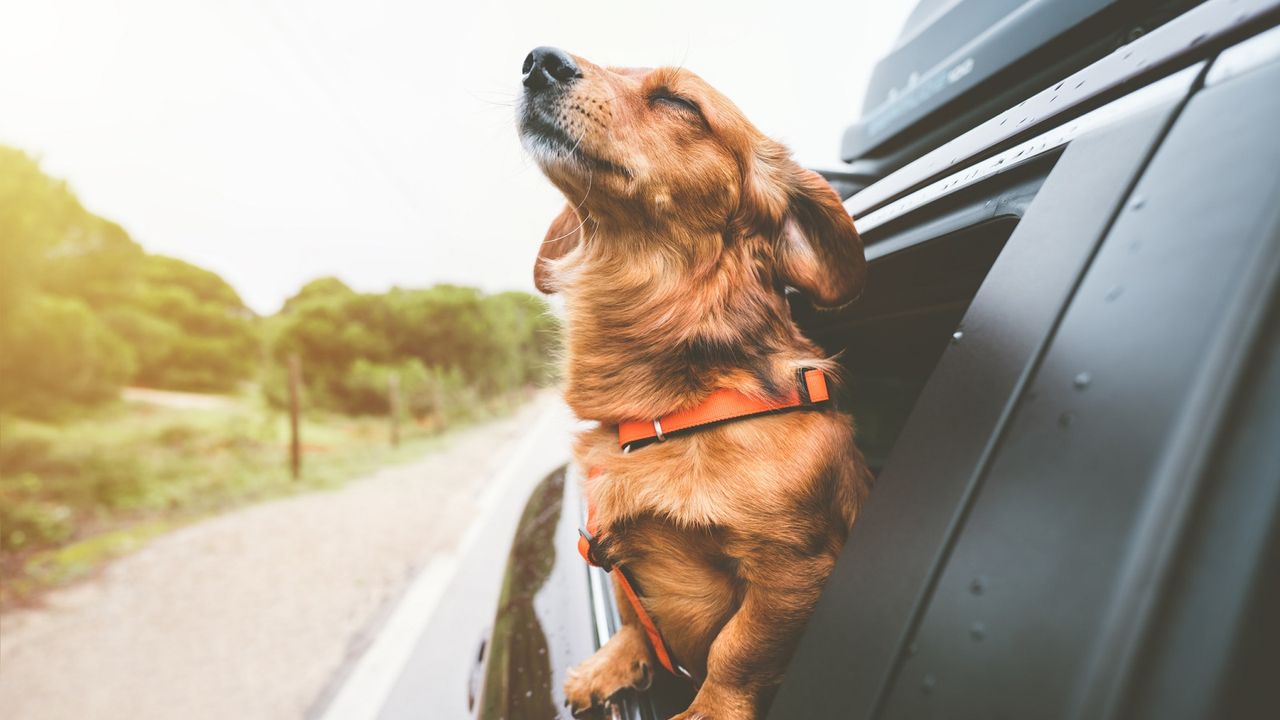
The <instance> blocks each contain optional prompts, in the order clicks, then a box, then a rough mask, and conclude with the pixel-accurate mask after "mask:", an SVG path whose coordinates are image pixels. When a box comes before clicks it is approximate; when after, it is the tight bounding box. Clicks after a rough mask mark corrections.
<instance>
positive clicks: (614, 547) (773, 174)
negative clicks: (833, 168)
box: [518, 47, 871, 720]
mask: <svg viewBox="0 0 1280 720" xmlns="http://www.w3.org/2000/svg"><path fill="white" fill-rule="evenodd" d="M523 70H524V73H523V74H524V77H523V84H524V92H523V97H522V100H521V102H520V105H519V109H518V126H519V134H520V138H521V142H522V144H523V146H524V148H525V149H526V151H527V152H528V153H529V154H530V155H531V156H532V157H533V158H534V159H535V161H536V162H537V164H538V166H539V167H540V169H541V170H542V171H543V173H544V174H545V175H546V177H547V178H548V179H549V180H550V181H551V182H552V183H553V184H554V185H555V186H556V187H557V188H558V189H559V190H560V191H561V192H562V193H563V194H564V196H565V199H566V201H567V205H566V206H565V208H564V210H563V211H562V212H561V213H560V215H559V216H558V217H557V218H556V219H555V221H554V222H553V223H552V224H551V227H550V229H549V230H548V232H547V233H546V238H545V240H544V241H543V243H542V245H541V248H540V251H539V253H538V258H537V261H536V263H535V268H534V280H535V285H536V286H537V287H538V289H539V290H541V291H542V292H544V293H560V294H562V296H563V298H564V308H565V339H564V342H565V358H564V360H565V368H564V386H565V389H564V392H565V399H566V401H567V403H568V404H569V406H570V407H571V408H572V409H573V411H574V412H575V413H576V414H577V416H578V417H579V418H583V419H589V420H594V421H596V422H597V425H596V426H595V427H594V428H592V429H590V430H587V431H585V432H583V433H581V434H580V435H579V436H578V437H577V438H576V441H575V443H574V458H575V461H576V462H577V463H578V464H579V466H580V467H582V468H583V469H584V470H585V471H586V475H587V479H586V480H585V481H584V494H585V496H586V498H587V499H588V502H589V504H590V506H591V510H592V515H593V517H592V524H594V525H595V527H596V528H597V531H596V534H597V536H596V537H590V536H588V537H590V539H591V541H592V542H591V546H590V553H591V555H592V557H591V560H592V561H593V562H596V563H597V564H601V565H603V566H604V567H606V568H610V567H614V568H625V570H626V574H625V575H624V576H621V577H620V576H619V574H618V573H615V574H614V576H613V577H614V583H613V584H614V591H615V594H616V595H617V597H618V603H617V604H618V607H619V609H620V613H621V616H622V625H621V628H620V629H619V631H618V632H617V633H616V634H615V635H614V636H613V637H611V638H610V639H609V641H608V642H607V643H605V645H604V646H603V647H601V648H600V649H599V651H597V652H596V653H595V654H594V655H593V656H591V657H590V658H588V659H586V660H585V661H584V662H583V663H582V664H581V665H579V666H578V667H577V668H575V669H574V670H572V671H570V673H569V676H568V680H567V681H566V684H565V688H564V691H565V699H566V704H568V705H569V706H570V707H571V709H572V710H573V713H574V715H575V716H579V715H582V714H593V713H599V712H601V711H603V709H604V707H605V705H606V704H607V703H609V702H610V701H611V699H612V698H614V696H615V695H616V694H618V693H619V692H620V691H623V690H626V689H629V688H637V689H644V688H647V687H648V684H649V682H650V680H651V678H652V673H653V672H654V671H655V670H656V663H655V660H664V659H668V660H669V659H675V660H677V661H678V669H679V670H680V671H682V672H684V673H686V674H688V675H689V676H690V677H691V678H693V681H694V683H695V684H696V687H697V692H696V695H695V696H694V699H693V701H692V704H691V705H690V706H689V708H688V709H687V710H686V711H685V712H683V713H681V714H680V715H678V716H677V718H681V719H690V718H712V719H714V720H734V719H737V718H744V719H745V718H758V717H761V716H763V714H764V713H765V712H766V711H767V709H768V706H769V703H770V702H771V700H772V698H773V695H774V693H775V691H776V689H777V687H778V685H779V683H780V682H781V681H782V677H783V673H784V671H785V669H786V666H787V662H788V660H789V659H790V656H791V654H792V653H793V651H794V649H795V646H796V643H797V642H798V640H799V636H800V634H801V632H802V631H803V629H804V625H805V623H806V621H807V620H808V618H809V616H810V614H811V613H812V611H813V608H814V605H815V603H816V602H817V600H818V595H819V593H820V592H821V590H822V586H823V584H824V582H825V581H826V578H827V575H828V574H829V573H830V572H831V569H832V567H833V565H834V564H835V561H836V558H837V556H838V555H839V553H840V550H841V548H842V546H843V545H844V542H845V539H846V537H847V536H848V533H849V530H850V527H851V525H852V523H853V521H854V517H855V516H856V515H857V512H858V508H859V506H860V504H861V503H862V501H863V499H864V497H865V496H866V494H867V492H868V490H869V488H870V484H871V472H870V471H869V470H868V468H867V465H866V462H865V461H864V460H863V457H862V455H861V453H860V452H859V451H858V449H857V447H856V446H855V444H854V427H853V421H852V419H851V418H850V417H849V416H848V415H846V414H843V413H841V412H839V411H838V410H837V409H835V408H834V407H832V404H831V403H830V402H826V403H803V402H801V405H802V407H799V408H797V411H795V412H781V411H774V412H761V413H755V414H750V415H749V416H746V417H741V418H738V419H732V421H725V422H714V423H709V424H704V425H702V426H699V427H696V428H694V429H693V430H692V431H689V432H684V433H680V434H676V433H668V434H667V435H668V436H664V433H663V430H662V429H661V427H660V424H659V423H658V422H655V421H656V420H658V419H661V418H666V417H672V416H673V414H679V413H682V412H684V413H694V414H697V413H698V412H700V408H701V407H703V406H705V405H706V404H707V403H708V402H709V399H710V398H712V397H713V396H715V395H716V394H717V393H720V394H725V393H728V394H731V395H732V396H733V397H735V398H740V399H742V402H746V403H755V404H756V405H758V406H760V407H766V408H772V407H773V406H775V405H778V404H780V403H781V404H785V402H784V400H785V398H787V397H794V396H795V395H796V394H797V392H799V391H798V390H797V383H798V382H799V383H801V384H803V382H804V377H805V376H804V375H803V373H812V371H814V370H817V371H820V372H819V375H820V376H821V377H822V378H823V379H824V380H829V381H830V382H831V383H833V384H834V383H836V382H838V376H837V364H836V362H835V360H834V359H832V358H830V357H827V356H825V355H824V353H823V352H822V351H821V349H820V348H819V347H818V346H817V345H816V344H815V343H813V342H812V341H810V340H809V339H808V338H806V337H805V335H804V334H803V333H802V331H801V330H800V329H799V328H798V327H797V325H796V324H795V322H794V321H793V319H792V315H791V312H790V305H789V302H788V299H787V296H786V291H787V289H788V288H790V289H792V290H794V291H798V292H799V293H800V294H801V295H803V296H804V297H805V298H806V299H807V301H808V302H810V303H811V304H812V305H813V306H815V307H818V308H837V307H841V306H845V305H847V304H849V303H851V302H852V301H853V300H855V299H856V298H857V297H858V295H859V293H860V292H861V289H862V286H863V282H864V279H865V274H866V260H865V257H864V254H863V249H862V242H861V239H860V238H859V237H858V233H857V230H855V229H854V225H853V220H852V218H850V216H849V215H848V213H846V211H845V209H844V207H843V206H842V204H841V202H840V198H839V196H838V195H837V194H836V192H835V191H834V190H833V189H832V188H831V186H830V185H828V184H827V183H826V181H825V180H823V178H822V177H821V176H819V175H818V174H817V173H814V172H811V171H809V170H806V169H803V168H801V167H800V166H799V165H798V164H796V162H795V161H794V160H792V159H791V157H790V152H789V151H788V150H787V149H786V148H785V147H784V146H783V145H781V144H779V143H778V142H775V141H773V140H771V139H769V138H768V137H766V136H764V135H763V134H762V133H761V132H760V131H759V130H757V129H756V128H755V127H754V126H753V125H752V124H751V123H750V122H749V121H748V120H747V119H746V118H745V117H744V116H743V114H742V112H741V111H740V110H738V108H737V107H735V106H734V105H733V103H731V102H730V101H729V100H728V99H727V98H725V97H724V96H723V95H721V94H720V93H719V92H717V91H716V90H715V89H713V88H712V87H711V86H710V85H708V84H707V83H706V82H704V81H703V80H702V79H701V78H699V77H698V76H697V75H695V74H693V73H691V72H689V71H688V70H685V69H683V68H656V69H631V68H605V67H600V66H597V65H594V64H592V63H590V62H588V61H587V60H585V59H583V58H580V57H575V56H571V55H569V54H568V53H565V52H564V51H562V50H558V49H555V48H546V47H542V48H538V49H536V50H534V51H533V52H532V53H531V54H530V55H529V56H528V57H527V58H526V59H525V62H524V69H523ZM798 373H801V374H798ZM833 394H834V391H833ZM637 423H639V424H640V427H642V428H648V427H650V426H651V423H652V427H653V428H655V433H656V436H657V437H656V439H657V440H660V441H653V439H652V438H651V439H650V441H648V442H647V443H646V444H643V445H642V446H637V445H638V444H629V445H627V446H626V447H622V446H620V442H619V432H620V428H624V427H627V426H628V424H630V426H632V427H634V426H635V425H636V424H637ZM625 579H629V580H630V581H631V583H630V585H629V586H628V587H627V588H623V587H621V586H622V585H623V584H624V583H622V582H620V581H621V580H625ZM632 586H633V587H632ZM632 589H634V590H635V593H634V594H635V595H636V596H637V598H638V601H637V602H635V603H633V602H632V601H631V599H630V598H628V597H626V596H627V595H629V594H632V593H631V592H630V590H632ZM624 590H625V591H626V592H624ZM649 623H651V624H652V625H654V626H656V629H657V631H659V633H660V640H661V641H665V647H663V648H659V647H657V646H655V642H654V641H653V640H652V639H651V637H652V634H651V633H650V632H648V628H647V627H646V624H649ZM659 651H661V652H662V655H656V653H659ZM667 656H669V657H667ZM664 664H666V663H665V662H664Z"/></svg>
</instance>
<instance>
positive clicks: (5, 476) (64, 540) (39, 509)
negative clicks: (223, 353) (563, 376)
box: [0, 395, 521, 607]
mask: <svg viewBox="0 0 1280 720" xmlns="http://www.w3.org/2000/svg"><path fill="white" fill-rule="evenodd" d="M520 399H521V396H519V395H512V396H508V397H504V398H502V399H499V400H492V401H487V402H484V403H482V404H481V405H480V406H478V407H476V408H473V410H472V416H473V417H474V418H477V419H480V418H486V417H492V416H494V415H495V414H498V413H502V412H505V411H506V410H507V409H508V408H509V407H510V406H511V404H512V403H514V402H517V401H519V400H520ZM388 434H389V427H388V420H387V418H385V417H383V418H379V417H373V416H347V415H339V414H334V413H327V412H311V413H308V414H307V415H306V416H304V417H303V422H302V432H301V436H302V439H303V442H304V450H305V453H304V457H303V474H302V477H301V479H300V480H294V479H293V478H292V477H290V474H289V468H288V464H287V463H286V462H285V458H286V457H287V456H288V443H289V430H288V415H287V414H286V413H283V412H280V411H278V410H275V409H272V408H270V407H269V406H268V405H267V404H266V403H265V402H263V401H262V399H261V398H260V397H258V396H255V395H249V396H240V397H227V398H224V399H222V400H221V402H218V403H217V404H216V405H214V406H213V407H200V408H174V407H164V406H160V405H154V404H147V403H139V402H127V403H125V402H122V403H117V404H114V405H111V406H108V407H103V408H100V409H97V410H95V411H93V412H91V413H87V414H85V415H82V416H81V417H77V418H75V419H71V420H66V419H64V420H60V421H58V422H56V423H51V422H45V421H35V420H30V419H25V418H23V419H19V418H12V417H10V418H7V419H6V420H5V424H4V432H3V434H2V435H0V522H2V523H3V524H2V525H0V577H3V578H4V582H3V583H0V607H4V606H7V605H12V604H14V603H21V602H23V601H25V600H27V599H29V598H31V597H32V596H33V595H35V594H37V593H38V592H39V591H40V590H42V589H44V588H47V587H49V586H51V585H55V584H58V583H62V582H65V581H67V580H69V579H74V578H76V577H79V576H82V575H83V574H85V573H87V572H90V571H92V570H93V569H94V568H95V567H96V566H97V565H98V564H99V563H100V562H101V561H102V560H104V559H107V558H110V557H113V556H115V555H118V554H120V553H122V552H126V551H129V550H132V549H133V548H135V547H136V546H137V545H138V544H139V543H141V542H142V541H144V540H146V539H148V538H149V537H151V536H152V535H155V534H157V533H159V532H163V531H165V530H168V529H170V528H172V527H174V526H176V525H180V524H182V523H185V522H188V521H190V520H192V519H196V518H200V517H204V516H207V515H209V514H211V513H216V512H220V511H223V510H226V509H228V508H232V507H235V506H237V505H242V504H245V503H248V502H255V501H260V500H264V499H267V498H272V497H279V496H282V495H290V494H294V493H300V492H307V491H312V490H316V489H322V488H330V487H334V486H336V485H338V484H340V483H342V482H343V481H346V480H348V479H351V478H354V477H359V476H361V475H363V474H366V473H367V472H369V471H370V470H373V469H374V468H376V467H379V466H381V465H385V464H388V463H394V462H401V461H407V460H410V459H412V458H414V457H416V456H418V455H421V454H422V453H424V452H426V451H427V450H428V449H429V448H431V447H432V445H433V444H434V443H437V442H439V437H440V428H439V427H436V426H433V425H430V424H429V423H405V424H404V425H403V426H402V427H401V442H400V444H399V446H397V447H392V446H391V444H390V443H389V442H388Z"/></svg>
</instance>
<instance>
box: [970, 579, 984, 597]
mask: <svg viewBox="0 0 1280 720" xmlns="http://www.w3.org/2000/svg"><path fill="white" fill-rule="evenodd" d="M987 583H988V581H987V576H986V575H979V576H978V577H976V578H974V579H973V580H971V581H970V582H969V592H971V593H973V594H974V595H981V594H982V593H984V592H986V590H987Z"/></svg>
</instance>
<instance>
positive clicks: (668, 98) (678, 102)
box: [649, 93, 702, 117]
mask: <svg viewBox="0 0 1280 720" xmlns="http://www.w3.org/2000/svg"><path fill="white" fill-rule="evenodd" d="M649 102H650V104H653V105H667V106H670V107H674V108H678V109H680V110H683V111H684V112H691V113H693V114H694V115H697V116H698V117H702V110H701V109H700V108H699V107H698V105H697V103H695V102H694V101H692V100H689V99H687V98H682V97H680V96H679V95H672V94H670V93H654V94H653V95H652V96H651V97H650V98H649Z"/></svg>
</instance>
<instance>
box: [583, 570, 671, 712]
mask: <svg viewBox="0 0 1280 720" xmlns="http://www.w3.org/2000/svg"><path fill="white" fill-rule="evenodd" d="M614 599H615V602H617V605H618V615H619V616H621V618H622V627H620V628H619V629H618V632H616V633H614V635H613V637H611V638H609V641H608V642H606V643H605V644H604V646H603V647H601V648H600V649H599V650H597V651H596V652H595V654H594V655H592V656H591V657H589V658H587V659H586V661H584V662H583V663H582V664H581V665H579V666H578V667H576V668H574V669H573V670H570V671H569V677H568V678H567V679H566V680H565V683H564V696H565V703H566V704H567V705H568V706H569V709H570V710H571V711H572V712H573V714H574V716H575V717H577V716H579V715H583V714H586V713H588V712H591V711H598V710H600V709H602V708H603V706H604V703H605V701H607V700H609V699H610V698H612V697H613V696H614V695H617V694H618V693H619V692H621V691H622V690H626V689H627V688H634V689H636V690H647V689H649V685H650V684H651V683H652V682H653V667H654V660H653V657H652V653H651V651H650V650H649V639H648V637H647V636H646V635H645V634H644V628H642V627H641V625H640V620H639V618H637V617H636V611H635V609H634V608H632V607H631V603H630V602H628V600H627V598H626V596H625V595H624V594H623V592H622V589H621V588H620V587H618V584H617V583H614Z"/></svg>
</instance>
